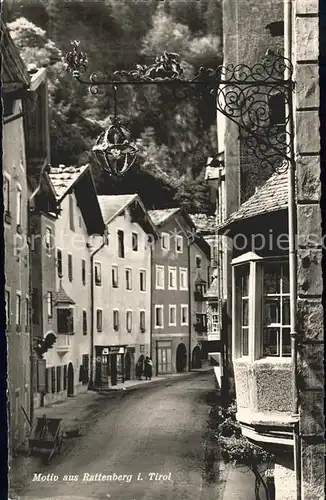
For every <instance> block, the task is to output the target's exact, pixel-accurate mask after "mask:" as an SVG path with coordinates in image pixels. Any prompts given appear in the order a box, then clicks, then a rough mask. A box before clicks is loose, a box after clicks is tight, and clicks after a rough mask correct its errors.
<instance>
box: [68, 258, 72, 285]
mask: <svg viewBox="0 0 326 500" xmlns="http://www.w3.org/2000/svg"><path fill="white" fill-rule="evenodd" d="M68 279H69V281H70V282H72V255H71V254H70V253H68Z"/></svg>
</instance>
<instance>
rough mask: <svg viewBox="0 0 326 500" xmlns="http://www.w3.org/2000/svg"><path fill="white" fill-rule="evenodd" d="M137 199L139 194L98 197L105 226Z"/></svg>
mask: <svg viewBox="0 0 326 500" xmlns="http://www.w3.org/2000/svg"><path fill="white" fill-rule="evenodd" d="M136 198H137V194H116V195H101V196H98V197H97V199H98V202H99V205H100V207H101V211H102V216H103V220H104V222H105V224H107V223H108V222H110V221H111V220H112V219H113V218H114V217H116V216H117V215H119V213H120V212H121V211H122V210H123V209H124V208H126V207H127V206H128V205H129V203H131V202H132V201H133V200H134V199H136Z"/></svg>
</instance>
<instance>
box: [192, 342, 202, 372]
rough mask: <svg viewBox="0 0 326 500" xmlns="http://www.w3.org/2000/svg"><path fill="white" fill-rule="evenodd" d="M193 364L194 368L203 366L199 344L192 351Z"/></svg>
mask: <svg viewBox="0 0 326 500" xmlns="http://www.w3.org/2000/svg"><path fill="white" fill-rule="evenodd" d="M191 365H192V368H193V369H195V370H196V369H198V368H201V351H200V347H199V346H198V345H197V346H196V347H194V350H193V351H192V360H191Z"/></svg>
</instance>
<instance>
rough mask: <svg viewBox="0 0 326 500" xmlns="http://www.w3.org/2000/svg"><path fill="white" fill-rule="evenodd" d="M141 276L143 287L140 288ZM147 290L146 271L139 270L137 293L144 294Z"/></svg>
mask: <svg viewBox="0 0 326 500" xmlns="http://www.w3.org/2000/svg"><path fill="white" fill-rule="evenodd" d="M141 276H144V278H143V285H144V287H143V288H142V278H141ZM146 290H147V273H146V269H139V291H140V292H146Z"/></svg>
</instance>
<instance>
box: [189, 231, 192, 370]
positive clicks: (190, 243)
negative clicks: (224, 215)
mask: <svg viewBox="0 0 326 500" xmlns="http://www.w3.org/2000/svg"><path fill="white" fill-rule="evenodd" d="M192 244H193V241H189V239H188V304H189V307H188V325H189V326H188V332H189V338H188V372H190V371H191V326H192V325H191V316H192V309H191V304H192V302H191V298H192V297H191V289H192V287H191V285H192V281H191V269H190V266H191V259H190V247H191V245H192Z"/></svg>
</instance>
